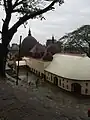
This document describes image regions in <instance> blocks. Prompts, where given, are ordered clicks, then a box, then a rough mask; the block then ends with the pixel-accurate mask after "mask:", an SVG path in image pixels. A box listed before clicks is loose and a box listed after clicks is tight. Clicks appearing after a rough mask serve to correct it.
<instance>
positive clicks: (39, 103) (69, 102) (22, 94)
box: [0, 71, 90, 120]
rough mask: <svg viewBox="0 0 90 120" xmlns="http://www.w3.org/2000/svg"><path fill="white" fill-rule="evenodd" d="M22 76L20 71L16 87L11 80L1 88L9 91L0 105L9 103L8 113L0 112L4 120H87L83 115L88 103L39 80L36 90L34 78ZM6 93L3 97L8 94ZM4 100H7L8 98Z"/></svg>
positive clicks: (22, 72)
mask: <svg viewBox="0 0 90 120" xmlns="http://www.w3.org/2000/svg"><path fill="white" fill-rule="evenodd" d="M26 75H27V72H26V71H20V75H19V77H20V78H21V81H19V85H18V86H16V85H15V79H13V81H14V82H11V81H7V84H5V85H6V86H9V89H11V90H9V92H10V95H6V98H4V99H5V100H2V101H3V102H5V101H7V102H9V103H8V106H9V107H8V109H10V110H9V112H8V109H7V108H5V107H4V108H3V109H4V112H1V114H0V115H3V113H5V115H6V116H10V112H11V116H12V118H9V120H10V119H11V120H12V119H13V118H16V119H18V120H23V119H24V120H37V119H38V120H42V119H43V120H88V119H89V118H88V116H87V111H88V108H90V99H81V98H76V97H74V96H73V95H71V94H69V93H66V92H63V91H62V90H61V89H59V88H58V87H56V86H54V85H52V84H50V83H48V82H46V81H44V82H40V81H41V80H39V84H38V86H37V87H36V84H35V81H36V79H37V77H36V76H35V75H33V74H32V73H28V78H27V76H26ZM3 85H4V84H3ZM6 88H7V87H5V90H6ZM0 89H1V87H0ZM1 91H3V89H2V90H1ZM7 91H8V90H6V92H4V94H8V92H7ZM0 96H1V95H0ZM8 96H10V97H11V98H8ZM2 98H3V97H2ZM5 104H6V102H5ZM2 106H3V104H2ZM6 106H7V105H6Z"/></svg>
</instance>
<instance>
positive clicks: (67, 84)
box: [44, 71, 90, 95]
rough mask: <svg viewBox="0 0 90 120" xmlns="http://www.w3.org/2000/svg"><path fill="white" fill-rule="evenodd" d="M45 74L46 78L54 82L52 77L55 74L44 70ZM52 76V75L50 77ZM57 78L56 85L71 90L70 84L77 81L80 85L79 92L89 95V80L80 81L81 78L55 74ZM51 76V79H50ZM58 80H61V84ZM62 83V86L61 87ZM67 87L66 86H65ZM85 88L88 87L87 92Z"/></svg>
mask: <svg viewBox="0 0 90 120" xmlns="http://www.w3.org/2000/svg"><path fill="white" fill-rule="evenodd" d="M44 73H45V75H46V79H47V80H48V81H49V82H51V83H54V77H55V76H56V75H54V74H51V73H49V72H47V71H44ZM51 76H52V77H51ZM56 77H57V78H58V87H60V88H62V89H65V90H67V91H71V84H72V83H78V84H80V85H81V94H83V95H90V81H85V80H84V81H82V80H71V79H65V78H64V79H63V78H62V77H59V76H56ZM51 78H52V80H51ZM60 81H61V85H60ZM86 83H88V85H86ZM63 85H64V87H63ZM67 87H68V88H67ZM85 89H88V92H87V94H86V93H85Z"/></svg>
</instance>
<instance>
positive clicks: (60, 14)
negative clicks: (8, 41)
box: [12, 0, 90, 44]
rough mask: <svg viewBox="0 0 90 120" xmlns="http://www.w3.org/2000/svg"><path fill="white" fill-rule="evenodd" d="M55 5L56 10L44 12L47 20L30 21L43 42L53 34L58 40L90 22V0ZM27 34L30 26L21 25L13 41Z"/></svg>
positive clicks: (35, 34) (30, 24)
mask: <svg viewBox="0 0 90 120" xmlns="http://www.w3.org/2000/svg"><path fill="white" fill-rule="evenodd" d="M55 6H56V9H55V11H53V12H48V13H45V14H44V16H45V17H46V20H43V21H40V20H36V19H35V20H30V21H29V26H30V27H31V32H32V35H33V36H34V37H35V38H36V39H37V40H38V41H39V42H41V43H43V44H44V43H45V42H46V39H48V38H51V36H52V34H53V35H55V38H56V39H57V40H58V39H59V38H60V37H61V36H63V35H64V34H65V33H68V32H70V31H72V30H75V29H76V28H77V27H80V26H82V25H85V24H90V0H65V3H64V4H63V5H61V6H58V5H55ZM13 22H14V20H13ZM27 34H28V27H27V28H24V27H23V26H22V27H20V28H19V29H18V32H17V33H16V34H15V36H14V37H13V40H12V42H18V41H19V36H20V35H22V36H23V38H25V37H26V36H27Z"/></svg>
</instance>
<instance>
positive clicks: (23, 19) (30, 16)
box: [10, 0, 62, 30]
mask: <svg viewBox="0 0 90 120" xmlns="http://www.w3.org/2000/svg"><path fill="white" fill-rule="evenodd" d="M57 1H58V0H53V2H52V3H51V4H50V5H48V6H47V7H46V8H44V9H41V10H38V11H34V12H32V13H31V14H29V15H27V14H26V15H24V16H23V17H22V18H20V19H19V21H18V22H16V24H14V25H13V26H12V28H11V29H10V30H12V29H17V28H18V27H19V26H20V25H21V24H23V23H24V22H25V21H27V20H29V19H33V18H34V17H36V16H38V15H40V14H43V13H45V12H47V11H49V10H51V8H52V6H54V4H55V3H56V2H57ZM60 1H62V0H60ZM61 4H62V3H61Z"/></svg>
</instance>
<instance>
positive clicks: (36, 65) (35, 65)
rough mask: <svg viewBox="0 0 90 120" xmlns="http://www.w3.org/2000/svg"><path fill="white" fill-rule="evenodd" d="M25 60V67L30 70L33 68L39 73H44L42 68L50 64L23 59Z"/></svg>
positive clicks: (37, 60)
mask: <svg viewBox="0 0 90 120" xmlns="http://www.w3.org/2000/svg"><path fill="white" fill-rule="evenodd" d="M23 59H24V60H26V63H27V66H28V67H30V68H33V69H35V70H37V71H38V72H40V73H44V68H45V67H46V66H47V65H48V64H49V63H50V62H44V61H42V60H39V59H34V58H28V59H27V58H25V57H24V58H23Z"/></svg>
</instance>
